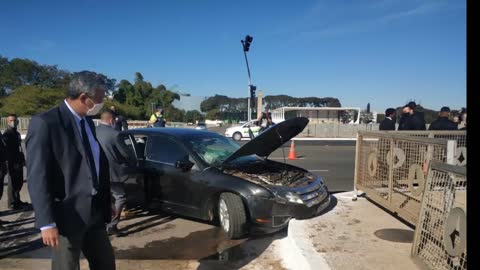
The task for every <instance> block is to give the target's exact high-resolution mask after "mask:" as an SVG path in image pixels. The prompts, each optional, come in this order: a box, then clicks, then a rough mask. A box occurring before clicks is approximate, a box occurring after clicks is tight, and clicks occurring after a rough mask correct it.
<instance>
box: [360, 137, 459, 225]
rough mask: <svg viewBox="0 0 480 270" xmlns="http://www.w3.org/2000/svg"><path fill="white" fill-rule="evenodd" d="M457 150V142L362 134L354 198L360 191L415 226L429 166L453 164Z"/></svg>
mask: <svg viewBox="0 0 480 270" xmlns="http://www.w3.org/2000/svg"><path fill="white" fill-rule="evenodd" d="M455 149H456V141H454V140H445V139H436V138H423V137H421V136H417V137H414V136H406V135H399V134H389V133H386V132H359V133H358V136H357V144H356V153H355V155H356V156H355V174H354V188H355V191H354V196H355V197H356V195H357V190H358V189H360V190H362V191H363V192H365V193H366V195H367V196H368V197H369V198H370V199H372V200H374V201H375V202H377V203H378V204H380V205H382V206H383V207H385V208H386V209H388V210H390V211H391V212H394V213H397V214H398V215H399V216H400V217H401V218H403V219H404V220H406V221H408V222H410V223H411V224H413V225H416V224H417V221H418V214H419V212H420V205H421V200H422V195H423V191H424V188H425V178H426V173H427V168H428V165H429V163H430V162H431V161H438V162H448V163H450V164H454V163H455V161H454V160H455Z"/></svg>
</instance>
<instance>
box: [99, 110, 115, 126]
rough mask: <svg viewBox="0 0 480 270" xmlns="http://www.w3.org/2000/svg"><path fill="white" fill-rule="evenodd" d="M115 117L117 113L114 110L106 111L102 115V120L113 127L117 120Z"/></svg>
mask: <svg viewBox="0 0 480 270" xmlns="http://www.w3.org/2000/svg"><path fill="white" fill-rule="evenodd" d="M114 115H115V113H114V112H113V111H112V110H110V109H106V110H104V111H103V112H102V114H101V115H100V120H101V121H102V122H103V123H105V124H108V125H113V123H114V121H113V120H114V118H115V116H114Z"/></svg>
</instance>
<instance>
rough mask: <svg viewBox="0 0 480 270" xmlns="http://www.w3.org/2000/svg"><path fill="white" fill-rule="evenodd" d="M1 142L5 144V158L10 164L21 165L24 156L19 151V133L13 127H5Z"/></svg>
mask: <svg viewBox="0 0 480 270" xmlns="http://www.w3.org/2000/svg"><path fill="white" fill-rule="evenodd" d="M2 139H3V142H4V144H5V150H4V151H5V153H6V155H7V156H6V160H7V161H8V163H11V164H20V165H22V166H23V164H24V163H25V156H24V155H23V152H22V151H21V148H22V138H21V137H20V133H19V132H18V131H17V130H16V129H14V128H11V127H9V128H7V129H6V130H5V132H4V133H3V135H2Z"/></svg>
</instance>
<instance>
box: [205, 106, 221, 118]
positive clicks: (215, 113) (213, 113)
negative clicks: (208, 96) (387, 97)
mask: <svg viewBox="0 0 480 270" xmlns="http://www.w3.org/2000/svg"><path fill="white" fill-rule="evenodd" d="M218 114H219V111H218V109H212V110H210V111H208V112H207V116H206V119H209V120H217V119H218Z"/></svg>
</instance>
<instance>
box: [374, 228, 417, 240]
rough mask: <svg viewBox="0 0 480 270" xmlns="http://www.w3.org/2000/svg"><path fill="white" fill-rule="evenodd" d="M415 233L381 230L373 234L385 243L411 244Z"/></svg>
mask: <svg viewBox="0 0 480 270" xmlns="http://www.w3.org/2000/svg"><path fill="white" fill-rule="evenodd" d="M414 234H415V232H414V231H412V230H404V229H382V230H378V231H376V232H375V236H376V237H378V238H380V239H382V240H386V241H391V242H398V243H412V242H413V238H414Z"/></svg>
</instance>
